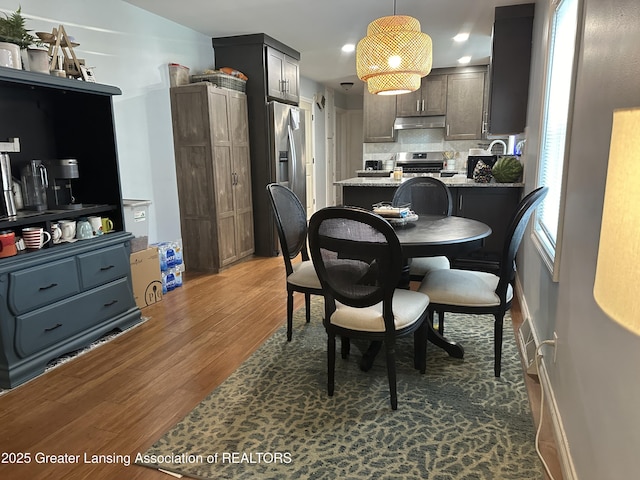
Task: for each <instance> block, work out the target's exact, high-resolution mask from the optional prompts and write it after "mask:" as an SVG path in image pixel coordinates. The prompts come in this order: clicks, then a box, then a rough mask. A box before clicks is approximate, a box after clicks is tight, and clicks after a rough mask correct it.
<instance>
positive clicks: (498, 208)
mask: <svg viewBox="0 0 640 480" xmlns="http://www.w3.org/2000/svg"><path fill="white" fill-rule="evenodd" d="M448 187H449V189H450V190H451V195H452V197H453V202H454V210H453V215H456V216H460V217H465V218H472V219H474V220H479V221H481V222H483V223H486V224H487V225H489V226H490V227H491V230H492V233H491V235H490V236H489V237H488V238H486V239H485V241H484V245H483V247H482V248H481V249H479V250H476V251H474V252H470V253H468V254H466V255H465V256H463V257H460V258H456V259H453V262H452V263H453V264H454V266H456V267H459V268H469V269H477V270H485V271H495V269H496V268H497V266H498V262H499V261H500V256H501V254H502V247H503V245H504V239H505V237H506V235H507V228H508V226H509V221H510V220H511V217H512V215H513V213H514V212H515V210H516V208H517V206H518V203H519V202H520V197H521V196H522V187H521V186H518V185H515V186H477V187H476V186H473V185H465V186H456V184H454V183H452V184H448ZM396 188H397V186H396V185H394V184H393V183H388V184H383V185H380V184H376V183H374V182H372V183H371V184H370V185H364V186H363V185H357V186H356V185H344V186H343V187H342V198H343V202H344V204H345V205H349V206H355V207H361V208H365V209H367V210H371V208H372V205H373V204H374V203H378V202H391V200H392V198H393V194H394V193H395V191H396Z"/></svg>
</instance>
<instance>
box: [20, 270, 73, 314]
mask: <svg viewBox="0 0 640 480" xmlns="http://www.w3.org/2000/svg"><path fill="white" fill-rule="evenodd" d="M78 292H80V283H79V281H78V272H77V268H76V260H75V258H66V259H64V260H58V261H55V262H50V263H46V264H44V265H38V266H36V267H31V268H25V269H23V270H18V271H17V272H12V273H10V274H9V308H10V309H11V311H12V312H13V313H14V314H16V315H18V314H20V313H24V312H28V311H30V310H34V309H36V308H39V307H42V306H43V305H48V304H49V303H51V302H55V301H57V300H61V299H63V298H66V297H70V296H71V295H75V294H76V293H78Z"/></svg>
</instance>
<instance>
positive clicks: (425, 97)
mask: <svg viewBox="0 0 640 480" xmlns="http://www.w3.org/2000/svg"><path fill="white" fill-rule="evenodd" d="M446 111H447V76H446V75H434V74H433V73H431V74H430V75H427V76H426V77H422V83H421V85H420V88H419V89H418V90H416V91H415V92H411V93H407V94H403V95H398V97H397V116H398V117H422V116H428V115H444V114H445V113H446Z"/></svg>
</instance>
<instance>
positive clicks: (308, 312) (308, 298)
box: [304, 293, 311, 323]
mask: <svg viewBox="0 0 640 480" xmlns="http://www.w3.org/2000/svg"><path fill="white" fill-rule="evenodd" d="M304 308H305V309H306V317H307V323H309V322H310V321H311V294H310V293H305V294H304Z"/></svg>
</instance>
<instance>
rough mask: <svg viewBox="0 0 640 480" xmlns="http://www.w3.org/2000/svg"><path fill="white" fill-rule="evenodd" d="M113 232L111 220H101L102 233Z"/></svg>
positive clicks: (105, 218)
mask: <svg viewBox="0 0 640 480" xmlns="http://www.w3.org/2000/svg"><path fill="white" fill-rule="evenodd" d="M112 231H113V222H112V221H111V219H109V218H107V217H104V218H103V219H102V233H109V232H112Z"/></svg>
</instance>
